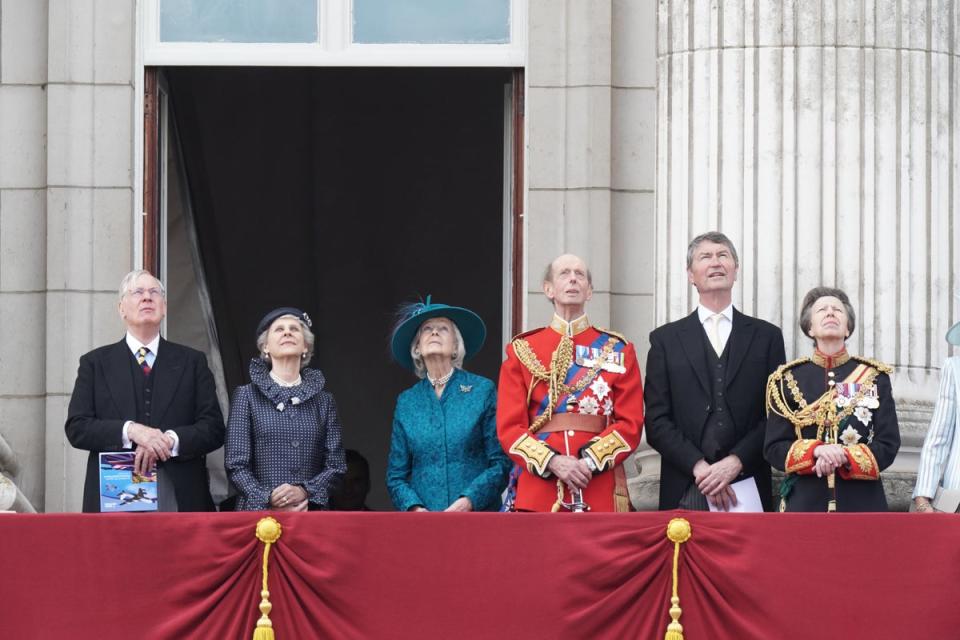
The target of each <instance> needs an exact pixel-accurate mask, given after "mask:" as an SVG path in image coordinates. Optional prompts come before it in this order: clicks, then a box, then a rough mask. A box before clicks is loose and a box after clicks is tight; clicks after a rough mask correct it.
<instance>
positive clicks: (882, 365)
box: [850, 356, 893, 375]
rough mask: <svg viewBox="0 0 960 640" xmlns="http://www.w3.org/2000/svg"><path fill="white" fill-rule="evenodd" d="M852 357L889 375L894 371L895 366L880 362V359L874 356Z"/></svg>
mask: <svg viewBox="0 0 960 640" xmlns="http://www.w3.org/2000/svg"><path fill="white" fill-rule="evenodd" d="M850 357H851V358H853V359H854V360H857V361H859V362H862V363H864V364H868V365H870V366H871V367H873V368H874V369H876V370H877V371H879V372H880V373H886V374H888V375H889V374H891V373H893V367H891V366H890V365H888V364H886V363H883V362H880V361H879V360H873V359H872V358H864V357H863V356H850Z"/></svg>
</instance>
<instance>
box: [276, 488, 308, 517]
mask: <svg viewBox="0 0 960 640" xmlns="http://www.w3.org/2000/svg"><path fill="white" fill-rule="evenodd" d="M308 497H309V496H308V495H307V490H306V489H304V488H303V487H301V486H299V485H296V484H287V483H286V482H284V483H283V484H281V485H280V486H279V487H277V488H275V489H274V490H273V491H271V492H270V508H271V509H273V510H275V511H306V510H307V505H308V502H307V498H308Z"/></svg>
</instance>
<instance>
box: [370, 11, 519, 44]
mask: <svg viewBox="0 0 960 640" xmlns="http://www.w3.org/2000/svg"><path fill="white" fill-rule="evenodd" d="M353 41H354V42H364V43H375V42H380V43H388V42H412V43H420V44H438V43H483V44H490V43H507V42H510V0H353Z"/></svg>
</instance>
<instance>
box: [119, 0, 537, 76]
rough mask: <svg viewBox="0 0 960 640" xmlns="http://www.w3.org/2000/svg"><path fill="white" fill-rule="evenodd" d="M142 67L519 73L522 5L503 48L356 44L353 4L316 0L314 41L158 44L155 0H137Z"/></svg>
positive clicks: (523, 45) (521, 0) (522, 0)
mask: <svg viewBox="0 0 960 640" xmlns="http://www.w3.org/2000/svg"><path fill="white" fill-rule="evenodd" d="M137 4H138V5H140V6H139V7H138V9H139V10H140V16H141V18H142V23H141V24H142V27H143V29H142V31H141V36H142V40H141V42H142V45H143V64H144V65H146V66H272V67H283V66H291V67H304V66H307V67H523V66H525V63H526V49H527V0H511V1H510V42H509V43H505V44H356V43H354V42H352V40H353V20H352V10H353V0H320V15H319V19H320V29H319V41H318V42H310V43H237V42H161V41H160V2H159V0H138V2H137Z"/></svg>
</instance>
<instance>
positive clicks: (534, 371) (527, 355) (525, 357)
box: [513, 336, 618, 433]
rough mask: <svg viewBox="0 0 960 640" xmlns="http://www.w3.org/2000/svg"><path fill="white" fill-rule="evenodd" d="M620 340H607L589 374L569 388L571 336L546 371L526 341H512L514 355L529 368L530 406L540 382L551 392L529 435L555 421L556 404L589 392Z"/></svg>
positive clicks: (555, 352) (610, 338) (561, 346)
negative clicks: (553, 419) (566, 380)
mask: <svg viewBox="0 0 960 640" xmlns="http://www.w3.org/2000/svg"><path fill="white" fill-rule="evenodd" d="M617 342H618V340H617V338H613V337H609V338H607V343H606V344H605V345H603V349H602V350H601V352H600V355H599V356H598V357H597V359H596V361H595V362H594V363H593V365H592V366H591V367H590V370H589V372H588V373H587V374H586V375H584V376H583V378H581V379H580V381H579V382H577V384H574V385H568V384H566V383H565V382H564V380H565V379H566V377H567V373H568V372H569V371H570V367H571V366H572V365H573V347H574V344H573V340H572V339H571V338H570V336H563V337H561V338H560V344H558V345H557V348H556V350H555V351H554V352H553V355H551V357H550V369H549V370H548V369H546V368H545V367H544V366H543V364H542V363H541V362H540V359H539V358H537V354H536V353H534V352H533V349H532V348H531V347H530V344H529V343H528V342H527V341H526V340H524V339H523V338H517V339H516V340H514V341H513V351H514V353H516V354H517V359H518V360H519V361H520V363H521V364H522V365H523V366H525V367H526V368H527V370H528V371H529V372H530V376H531V379H530V388H529V389H527V405H529V404H530V398H531V397H532V396H533V388H534V387H536V386H537V385H538V384H539V383H541V382H546V383H547V385H548V387H549V389H548V391H547V394H548V395H547V397H548V398H549V400H548V401H547V409H546V411H544V412H543V413H541V414H540V415H539V416H537V419H536V420H534V421H533V424H531V425H530V427H529V431H530V433H536V432H537V431H539V430H540V427H542V426H543V425H545V424H546V423H547V422H548V421H549V420H550V418H552V417H553V410H554V409H555V408H556V406H557V403H559V402H560V398H562V397H563V396H565V395H569V394H571V393H579V392H580V391H583V390H584V389H586V387H587V385H588V384H590V382H591V381H592V380H593V378H594V377H595V376H596V375H597V371H599V370H600V367H601V366H602V365H603V363H604V362H605V361H606V358H607V356H608V355H609V354H610V352H611V351H613V348H614V347H615V346H616V345H617Z"/></svg>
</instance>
